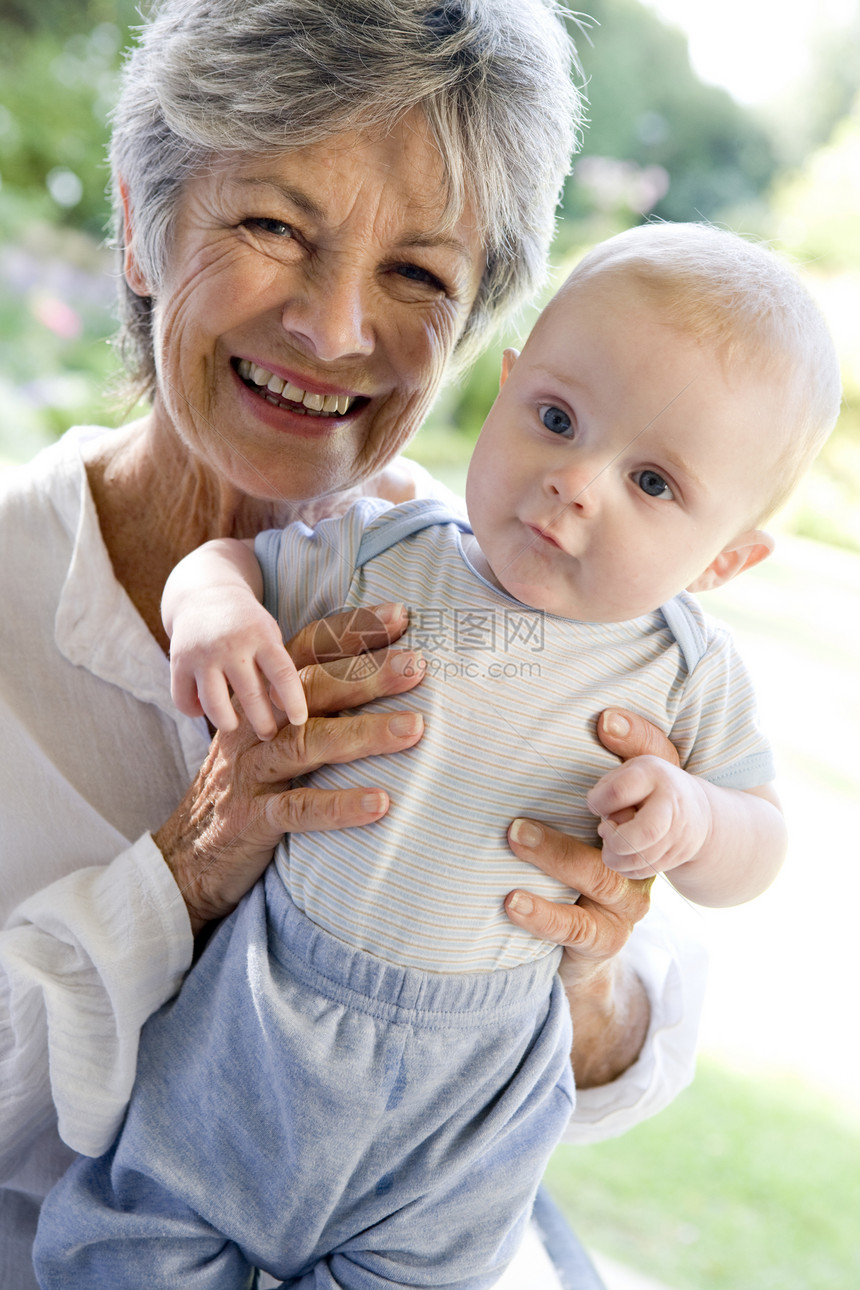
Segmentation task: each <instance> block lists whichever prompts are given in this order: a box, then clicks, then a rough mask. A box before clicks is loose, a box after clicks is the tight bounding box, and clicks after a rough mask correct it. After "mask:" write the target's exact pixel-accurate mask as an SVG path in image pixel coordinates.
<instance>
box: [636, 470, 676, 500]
mask: <svg viewBox="0 0 860 1290" xmlns="http://www.w3.org/2000/svg"><path fill="white" fill-rule="evenodd" d="M637 482H638V484H639V487H640V488H641V489H642V492H643V493H647V494H648V496H649V497H660V498H662V499H663V501H666V502H671V501H674V498H675V494H674V493H673V492H672V490H671V488H670V487H669V485H668V484H667V483H666V481H665V479H664V478H663V476H662V475H658V474H657V472H656V470H643V471H642V472H641V473H640V475H639V479H638V481H637Z"/></svg>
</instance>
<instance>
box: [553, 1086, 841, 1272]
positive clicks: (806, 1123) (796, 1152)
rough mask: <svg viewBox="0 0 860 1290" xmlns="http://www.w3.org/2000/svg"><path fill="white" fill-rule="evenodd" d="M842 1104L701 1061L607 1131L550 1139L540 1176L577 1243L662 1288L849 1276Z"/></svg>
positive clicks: (802, 1087)
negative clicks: (661, 1101) (626, 1125)
mask: <svg viewBox="0 0 860 1290" xmlns="http://www.w3.org/2000/svg"><path fill="white" fill-rule="evenodd" d="M858 1147H860V1123H858V1121H857V1117H856V1115H850V1114H849V1113H847V1112H846V1111H844V1110H843V1109H842V1108H840V1107H838V1106H835V1105H829V1104H828V1103H827V1101H826V1099H825V1098H823V1097H822V1095H821V1094H820V1092H818V1091H816V1090H813V1089H811V1088H809V1087H806V1086H805V1085H803V1084H800V1083H799V1082H797V1081H795V1080H791V1079H788V1078H776V1077H773V1078H770V1079H767V1080H763V1079H761V1078H760V1077H749V1076H742V1075H739V1074H737V1073H735V1072H733V1071H730V1070H727V1069H724V1068H722V1067H720V1066H718V1065H716V1064H715V1063H714V1062H713V1061H702V1062H700V1063H699V1067H698V1070H697V1072H696V1079H695V1082H694V1083H693V1085H692V1087H691V1088H689V1089H687V1090H686V1092H684V1093H682V1094H681V1096H680V1097H679V1098H678V1099H677V1101H675V1102H674V1103H673V1104H672V1105H671V1106H670V1107H668V1108H667V1109H666V1110H665V1111H663V1112H662V1113H661V1114H660V1115H658V1116H655V1117H654V1118H653V1119H651V1120H648V1121H646V1122H645V1123H644V1124H641V1125H638V1126H637V1127H636V1128H635V1129H632V1130H631V1131H630V1132H628V1133H625V1134H624V1135H623V1136H622V1137H620V1138H617V1139H615V1140H614V1141H608V1142H600V1143H597V1144H596V1145H594V1146H585V1147H584V1146H576V1147H565V1146H562V1147H559V1148H558V1149H557V1150H556V1152H555V1155H554V1156H553V1158H552V1160H551V1162H550V1166H549V1170H548V1172H547V1182H548V1184H549V1186H550V1189H551V1190H552V1192H553V1193H554V1195H555V1196H556V1198H557V1199H558V1201H559V1203H560V1204H561V1206H562V1207H563V1209H564V1210H565V1211H566V1213H567V1214H568V1216H569V1217H570V1219H571V1222H572V1223H573V1225H574V1227H575V1229H576V1231H577V1234H578V1235H579V1236H580V1238H581V1239H582V1240H584V1241H585V1242H586V1244H589V1245H592V1246H593V1247H595V1248H596V1249H599V1250H602V1251H603V1252H604V1253H606V1254H609V1255H611V1256H614V1257H615V1258H617V1259H619V1260H620V1261H621V1262H623V1263H626V1264H628V1265H629V1266H631V1267H635V1268H637V1269H639V1270H640V1271H641V1272H643V1273H647V1274H648V1275H650V1276H654V1277H658V1278H660V1280H661V1281H665V1282H666V1284H667V1285H671V1286H679V1287H680V1286H697V1287H702V1290H704V1287H707V1290H739V1288H740V1287H742V1288H743V1290H837V1288H838V1290H848V1287H849V1286H857V1285H860V1242H858V1237H857V1214H858V1212H860V1210H858V1206H860V1172H858V1169H857V1151H858Z"/></svg>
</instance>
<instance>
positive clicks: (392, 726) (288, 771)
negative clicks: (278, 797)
mask: <svg viewBox="0 0 860 1290" xmlns="http://www.w3.org/2000/svg"><path fill="white" fill-rule="evenodd" d="M423 732H424V719H423V717H422V716H421V714H420V713H419V712H408V711H406V712H359V713H356V714H355V715H354V716H343V717H311V718H309V720H308V721H307V722H306V723H305V724H304V725H303V726H289V725H288V726H284V727H282V729H281V730H279V731H278V734H277V735H276V736H275V738H274V739H273V740H272V741H271V743H265V744H260V745H259V746H258V747H257V748H256V749H252V750H251V751H250V754H249V759H250V761H251V762H252V763H254V777H255V779H256V781H257V783H258V784H261V785H269V786H272V785H275V784H287V783H288V782H289V781H290V780H292V779H295V777H296V776H297V775H306V774H308V773H309V772H310V771H312V770H317V769H318V768H319V767H320V766H325V765H334V764H336V763H339V762H347V761H357V760H358V759H359V758H361V757H378V756H380V755H381V754H383V753H393V752H400V751H402V750H403V749H404V748H411V747H412V745H413V744H415V743H417V742H418V740H419V739H420V738H421V735H422V734H423Z"/></svg>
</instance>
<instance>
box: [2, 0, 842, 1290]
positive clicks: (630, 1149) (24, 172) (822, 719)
mask: <svg viewBox="0 0 860 1290" xmlns="http://www.w3.org/2000/svg"><path fill="white" fill-rule="evenodd" d="M694 10H695V11H697V12H698V14H699V17H700V18H701V16H702V14H703V13H704V11H706V10H707V11H708V12H709V13H710V14H711V15H712V21H713V22H714V23H716V22H719V23H720V27H719V29H717V28H716V27H714V28H713V30H714V31H715V32H716V31H717V30H718V32H719V37H720V39H719V42H718V41H717V39H716V36H715V37H714V39H713V40H712V41H711V42H710V44H711V46H712V48H710V49H709V48H708V40H707V33H705V35H704V36H703V35H702V32H701V31H700V32H699V35H698V41H699V46H698V48H699V53H698V56H697V57H696V58H694V59H692V60H691V50H692V51H694V52H695V41H693V43H692V44H688V33H690V32H691V31H692V18H691V14H692V11H694ZM588 11H589V14H590V19H591V20H590V21H589V20H586V19H581V22H582V29H581V30H579V31H578V34H577V41H578V45H579V49H580V53H581V60H582V65H583V76H584V80H585V81H586V82H587V94H588V98H589V102H590V108H589V117H590V124H589V126H588V129H587V130H586V132H585V135H584V139H583V147H582V152H581V155H580V157H579V158H578V160H577V163H576V166H575V168H574V171H573V174H572V176H571V178H570V180H569V182H568V185H567V188H566V191H565V195H564V201H563V206H562V211H561V216H560V220H559V228H558V237H557V241H556V244H555V248H554V254H553V269H552V275H551V282H550V283H549V284H548V287H547V293H548V292H549V290H551V288H552V284H553V283H554V282H557V281H558V280H559V279H560V278H561V277H562V276H563V275H564V273H565V271H566V267H567V266H569V265H570V264H571V263H572V262H573V260H574V259H575V258H576V257H577V256H578V255H579V254H580V253H581V252H582V250H583V249H584V248H586V247H587V246H589V245H590V244H591V243H593V242H594V241H596V240H598V239H599V238H601V237H604V236H606V235H608V234H610V233H612V232H614V231H617V230H619V229H622V228H624V227H626V226H628V225H630V224H633V223H636V222H638V221H641V220H643V219H647V218H663V219H671V220H691V219H692V220H695V219H708V220H713V221H716V222H718V223H720V224H724V225H726V226H728V227H731V228H734V229H736V230H738V231H740V232H742V233H745V234H748V235H751V236H754V237H758V238H764V239H766V240H767V241H769V242H770V243H771V244H772V245H773V246H774V247H775V248H776V249H778V250H779V251H781V252H783V253H785V254H786V255H788V256H790V257H791V258H792V259H793V261H794V262H795V263H797V264H798V265H799V266H800V268H801V270H802V272H803V275H804V277H805V278H806V280H807V281H808V283H809V285H810V287H811V289H812V291H813V292H814V294H815V295H816V296H817V298H818V299H819V301H820V302H821V305H822V307H823V309H824V311H825V313H826V315H827V317H828V319H829V321H830V324H831V327H832V330H833V332H834V335H835V337H836V340H837V344H838V346H839V350H840V354H841V357H842V363H843V379H844V387H845V400H844V408H843V413H842V416H841V418H840V422H839V425H838V427H837V430H836V432H835V433H834V435H833V437H832V439H831V441H830V443H829V444H828V445H827V447H826V449H825V451H824V452H823V454H822V456H821V458H820V460H819V462H818V463H817V464H816V467H815V469H814V471H813V473H812V475H811V476H810V478H809V480H808V481H807V482H806V484H805V485H804V486H803V488H802V490H801V492H800V493H799V494H798V496H797V497H796V498H795V499H794V500H793V501H792V502H791V503H790V506H789V508H788V509H787V511H786V512H785V513H784V514H783V515H782V516H781V517H779V520H778V524H777V528H778V531H779V534H780V543H779V547H778V551H777V555H776V556H775V557H774V559H773V560H772V561H769V562H767V563H766V564H765V565H762V566H760V567H759V568H758V569H756V570H755V571H753V572H752V573H750V574H749V575H745V577H744V578H742V579H740V580H739V581H738V582H737V583H734V584H731V585H730V586H729V587H727V588H726V589H724V591H722V592H720V593H717V594H716V595H715V596H714V597H713V598H712V599H710V600H709V601H708V602H707V604H706V607H707V608H709V609H710V610H711V611H712V612H718V613H720V614H722V615H724V616H725V617H726V618H727V619H728V621H730V622H731V623H732V625H733V627H734V628H735V630H736V634H737V636H738V639H739V642H740V644H741V647H742V650H743V652H744V653H745V656H746V657H747V658H748V660H749V661H750V664H751V666H752V669H753V672H754V674H755V675H756V678H757V680H758V683H759V688H760V694H761V701H762V708H763V713H764V718H765V722H766V724H767V726H768V729H769V730H770V731H771V732H772V733H773V736H774V741H775V744H776V747H777V753H778V756H779V760H780V766H781V784H782V789H783V796H784V800H785V801H786V805H787V813H788V815H789V818H790V824H791V828H792V837H793V844H792V857H791V860H790V862H789V865H788V867H787V870H786V873H785V875H784V877H783V878H781V879H780V881H779V882H778V883H777V885H776V887H775V888H774V889H773V891H772V892H770V893H768V894H767V895H766V896H765V897H763V898H762V899H761V900H760V901H757V902H755V903H754V904H753V905H752V906H750V907H748V908H744V909H742V910H737V911H719V912H718V913H709V914H707V915H705V914H700V913H698V912H695V911H691V910H689V909H686V908H682V907H681V906H680V903H678V907H677V908H675V907H674V906H673V910H674V913H675V914H676V916H677V917H679V918H680V917H684V918H687V919H690V918H692V919H694V920H697V921H698V924H699V929H698V930H700V931H701V932H702V934H703V935H704V936H705V938H706V939H708V940H709V941H710V943H711V947H712V954H713V964H714V966H713V972H712V984H711V991H710V995H709V1004H708V1011H707V1013H706V1018H705V1033H704V1036H703V1049H704V1054H705V1055H704V1057H703V1061H702V1064H701V1067H700V1072H699V1075H698V1076H697V1079H696V1081H695V1083H694V1085H693V1087H692V1089H691V1090H689V1092H688V1093H686V1094H684V1095H683V1096H682V1097H681V1098H680V1099H679V1100H678V1102H677V1103H676V1104H675V1105H674V1106H673V1107H671V1108H670V1109H669V1110H668V1111H666V1112H664V1113H663V1114H662V1115H661V1116H659V1117H657V1118H656V1119H655V1120H653V1121H652V1122H650V1123H649V1124H646V1125H644V1126H642V1127H641V1128H640V1129H638V1130H636V1131H634V1132H633V1133H631V1134H628V1135H626V1136H625V1137H624V1138H622V1139H619V1140H618V1141H617V1142H613V1143H607V1144H601V1145H598V1146H594V1147H589V1148H587V1149H586V1148H579V1149H575V1150H574V1149H571V1148H562V1149H561V1150H560V1151H559V1152H558V1153H557V1156H556V1158H555V1160H554V1162H553V1167H552V1173H551V1180H552V1185H553V1188H554V1190H555V1192H556V1194H557V1196H558V1197H559V1199H560V1200H561V1201H562V1203H563V1204H564V1205H565V1206H566V1207H567V1208H568V1210H569V1213H570V1214H571V1217H572V1218H573V1220H574V1222H575V1225H576V1227H577V1229H578V1230H579V1231H580V1233H581V1234H582V1235H583V1236H584V1237H585V1239H586V1240H587V1241H588V1242H589V1243H590V1244H592V1246H593V1247H594V1248H596V1249H598V1250H600V1251H603V1252H605V1253H607V1254H609V1255H611V1256H613V1257H614V1258H616V1259H618V1260H620V1261H622V1262H624V1263H627V1264H629V1265H631V1266H633V1267H635V1268H638V1269H639V1270H641V1271H644V1272H647V1273H649V1274H650V1275H651V1276H652V1277H658V1278H660V1279H661V1280H662V1281H664V1282H665V1283H666V1284H668V1285H669V1286H670V1287H672V1288H673V1290H688V1288H689V1290H706V1288H707V1290H848V1288H849V1287H854V1286H858V1285H860V1092H858V1076H857V1071H858V1059H860V1051H858V1050H860V1041H858V1031H860V1026H858V1005H857V997H856V996H857V988H856V987H857V978H858V973H857V968H856V958H855V956H854V955H853V954H852V951H853V945H854V941H855V940H856V936H857V911H858V910H860V864H858V862H860V845H858V831H859V830H858V810H857V807H858V801H860V777H858V774H857V772H856V763H857V754H858V748H860V669H858V659H860V96H858V90H860V0H822V2H821V3H819V4H818V5H817V6H815V7H814V8H813V7H811V6H804V5H800V4H797V5H795V4H793V3H787V2H783V3H776V2H775V0H774V2H771V0H747V3H745V4H743V3H741V0H724V2H723V3H722V4H720V5H719V6H717V5H700V6H699V5H696V4H694V3H693V2H692V0H651V3H644V2H643V3H640V2H639V0H589V4H588ZM137 21H139V18H138V16H137V13H136V7H135V4H134V3H133V0H0V462H2V463H12V462H16V461H25V460H27V459H29V458H30V457H31V456H32V455H33V454H34V453H35V452H36V451H37V450H38V448H39V447H41V446H42V445H44V444H46V443H49V442H51V440H52V439H53V438H55V437H56V436H57V435H59V434H61V433H62V432H63V431H64V430H65V429H66V428H67V427H68V426H69V425H71V424H74V423H76V422H86V421H91V422H98V423H100V424H105V423H107V424H111V423H119V421H120V420H121V419H123V418H124V417H126V416H127V415H128V409H123V408H117V407H116V406H114V405H113V404H112V403H111V399H110V396H109V394H108V393H107V391H109V389H110V385H111V380H112V377H113V375H114V373H115V359H114V355H113V352H112V350H111V347H110V344H109V337H110V334H111V330H112V320H111V304H112V299H113V296H114V285H115V273H116V265H115V263H114V259H113V257H112V254H111V252H110V251H109V250H107V249H106V248H105V246H104V236H105V225H106V218H107V208H106V202H105V196H104V189H105V183H106V177H107V175H106V169H105V165H104V149H105V143H106V139H107V133H108V118H109V112H110V107H111V103H112V100H113V95H114V92H115V87H116V82H117V73H118V68H119V65H120V59H121V51H122V49H123V47H124V46H125V45H126V43H127V40H128V32H129V28H130V27H133V26H134V24H135V23H136V22H137ZM676 24H681V25H676ZM786 24H794V25H795V27H796V28H797V30H794V31H793V34H794V35H795V36H797V34H798V32H800V31H801V28H802V39H801V41H800V45H798V44H797V42H796V41H795V45H794V46H793V48H794V49H795V53H797V51H798V49H799V50H800V53H799V55H798V57H797V58H796V62H792V61H791V60H790V59H789V57H788V54H787V53H786V49H787V48H788V47H787V46H784V45H783V43H782V42H781V40H780V39H779V37H780V35H781V34H784V32H785V29H786ZM682 28H683V29H682ZM691 40H692V36H691ZM718 46H719V48H718ZM709 53H710V55H711V58H712V62H711V64H710V69H711V70H710V71H704V72H703V70H702V68H703V65H705V64H706V63H707V55H708V54H709ZM720 58H722V65H721V64H720V61H719V60H720ZM735 66H737V67H738V68H740V67H743V68H745V69H746V79H745V80H741V79H738V81H737V84H735V83H734V82H733V81H732V78H731V76H729V75H722V74H721V73H722V72H727V71H729V70H730V69H731V68H732V67H735ZM716 82H719V83H716ZM727 86H728V87H729V88H727ZM730 90H731V92H730ZM532 317H533V313H526V314H524V316H523V318H522V319H521V322H520V326H519V330H518V332H515V333H512V334H509V335H507V336H505V337H503V338H501V340H502V341H503V343H505V344H516V343H517V342H518V340H520V339H521V338H522V336H523V335H525V333H526V332H527V330H528V327H529V324H530V321H531V318H532ZM498 348H499V347H496V351H495V352H491V353H489V354H488V355H486V356H485V357H484V358H482V359H481V360H480V361H479V362H478V364H477V365H476V367H475V369H474V371H473V372H472V373H471V374H470V376H469V377H468V379H466V380H463V381H462V382H461V383H460V384H458V385H456V386H453V387H451V388H450V389H448V390H447V391H446V392H445V393H444V395H443V396H442V398H441V399H440V401H439V403H438V405H437V407H436V409H435V411H434V414H433V416H432V418H431V422H430V424H428V426H427V427H426V429H425V430H423V431H422V433H421V434H420V435H419V437H418V439H417V440H416V441H415V444H414V446H413V448H412V450H411V451H412V452H413V454H414V455H415V456H416V457H417V458H418V459H419V460H421V461H423V462H424V463H425V464H426V465H427V466H429V467H430V468H431V469H432V470H433V471H434V472H435V473H437V474H439V475H440V476H442V477H444V478H446V479H447V480H448V482H450V483H451V484H452V485H453V486H454V487H459V486H460V485H461V483H462V479H463V476H464V472H465V464H466V462H467V460H468V457H469V454H470V451H471V446H472V444H473V442H474V438H475V436H476V434H477V431H478V428H479V426H480V423H481V420H482V418H483V416H484V414H485V413H486V410H487V408H488V407H489V405H490V403H491V401H492V398H493V396H494V392H495V389H496V386H497V381H498V370H499V357H498ZM3 612H4V613H8V612H14V607H10V606H4V608H3ZM661 887H662V888H663V889H665V890H664V891H662V894H661V898H667V899H670V900H671V899H672V896H671V893H670V892H669V891H668V885H667V884H665V883H663V884H661Z"/></svg>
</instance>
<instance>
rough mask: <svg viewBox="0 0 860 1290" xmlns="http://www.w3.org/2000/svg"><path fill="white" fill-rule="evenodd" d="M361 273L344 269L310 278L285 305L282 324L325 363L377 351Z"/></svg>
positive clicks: (300, 344) (315, 356)
mask: <svg viewBox="0 0 860 1290" xmlns="http://www.w3.org/2000/svg"><path fill="white" fill-rule="evenodd" d="M367 295H368V292H367V290H366V288H365V286H364V284H363V282H362V280H361V278H360V276H359V274H358V273H356V272H354V271H350V270H348V269H343V270H341V271H339V272H337V271H332V272H330V273H328V274H325V275H323V274H321V273H320V274H316V275H314V276H313V277H312V278H307V279H306V280H305V282H304V284H303V288H302V290H301V291H300V292H297V293H296V294H294V295H291V296H290V298H289V299H288V300H287V301H286V303H285V304H284V308H283V312H282V319H281V320H282V324H283V327H284V330H285V331H286V332H288V333H289V334H290V335H291V336H292V337H293V338H294V339H295V342H296V343H297V344H298V345H299V346H300V347H301V348H302V349H304V350H305V351H307V352H308V353H309V354H311V355H312V356H313V357H314V358H318V359H320V360H321V361H322V362H334V361H336V360H337V359H343V358H355V357H361V356H366V355H368V354H370V353H372V352H373V348H374V345H375V325H374V321H373V318H372V317H371V312H370V307H369V304H368V300H367Z"/></svg>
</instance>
